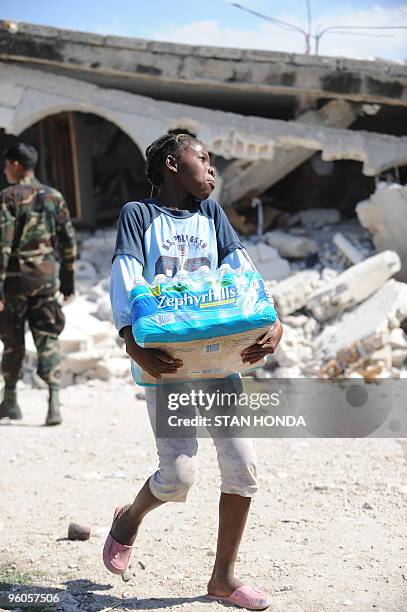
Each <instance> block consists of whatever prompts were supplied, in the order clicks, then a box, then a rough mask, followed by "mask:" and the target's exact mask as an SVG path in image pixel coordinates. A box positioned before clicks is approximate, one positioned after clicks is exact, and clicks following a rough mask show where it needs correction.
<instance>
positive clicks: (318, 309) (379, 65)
mask: <svg viewBox="0 0 407 612" xmlns="http://www.w3.org/2000/svg"><path fill="white" fill-rule="evenodd" d="M0 76H1V82H2V88H1V96H0V146H1V148H2V149H4V148H6V146H8V145H9V144H11V143H12V142H13V141H14V140H15V139H16V138H19V139H23V140H25V141H28V142H31V143H32V144H34V145H35V146H36V147H37V149H38V150H39V152H40V166H39V169H38V175H39V178H40V179H41V180H43V181H44V182H47V183H50V184H52V185H54V186H55V187H57V188H58V189H60V190H61V191H62V192H63V193H64V195H65V197H66V200H67V202H68V205H69V208H70V211H71V215H72V218H73V219H74V222H75V224H76V226H77V228H79V229H82V230H83V233H82V235H80V241H81V244H82V246H83V249H82V251H81V255H80V260H79V262H78V277H79V279H80V283H79V284H80V285H81V287H82V290H81V291H82V293H83V296H82V298H81V299H84V300H85V301H87V303H88V306H87V307H86V304H85V305H84V304H82V306H83V308H82V313H84V315H85V314H86V316H91V317H92V318H93V319H94V320H95V321H96V319H95V317H94V316H93V315H95V314H97V315H98V316H99V318H102V319H104V321H103V325H104V324H105V323H106V325H110V323H109V322H108V320H109V316H110V315H109V309H108V306H107V304H106V300H107V295H106V278H107V277H108V274H109V255H110V252H111V251H109V248H110V247H111V246H112V245H111V242H112V240H113V236H114V232H112V230H110V229H106V230H102V229H101V228H102V226H104V225H105V226H106V225H112V224H113V223H114V222H115V221H116V220H117V217H118V214H119V212H120V208H121V206H122V205H123V204H124V203H125V202H126V201H129V200H132V199H133V200H134V199H138V198H142V197H146V196H148V195H149V191H150V190H149V188H148V185H147V183H146V180H145V177H144V151H145V148H146V146H147V145H148V144H150V143H151V142H152V141H153V140H154V139H155V138H157V137H158V136H160V135H162V134H164V133H167V132H169V131H171V130H182V131H188V132H189V133H192V134H194V135H196V136H197V137H198V138H199V139H201V140H202V141H204V142H205V143H206V145H207V146H208V149H209V151H210V152H211V155H212V158H213V162H214V165H215V167H216V170H217V174H218V183H217V188H216V190H217V191H216V194H215V195H216V197H217V199H218V200H219V201H220V202H221V204H222V206H223V207H224V208H225V210H226V213H227V214H228V216H229V219H230V221H231V222H232V224H233V225H234V227H235V228H236V230H237V231H238V232H239V234H240V235H241V236H242V237H243V238H244V239H245V240H246V244H247V247H248V250H249V252H250V255H251V257H252V259H253V261H254V263H255V264H256V266H257V267H258V268H259V270H260V272H261V273H262V274H263V276H264V277H265V278H266V279H267V281H269V282H270V283H271V286H272V288H273V292H274V293H275V295H276V301H277V306H278V307H279V308H280V314H281V315H282V317H283V320H284V318H285V321H284V322H285V324H286V325H285V327H286V330H287V333H286V335H285V340H284V342H283V343H282V346H281V350H279V352H277V354H276V358H275V360H274V362H273V366H272V368H271V372H272V371H273V369H274V370H275V369H276V368H275V366H276V364H277V366H278V367H277V370H279V372H277V373H280V374H290V375H309V374H315V372H317V373H318V372H319V373H324V374H326V375H329V376H331V375H332V376H333V375H343V374H344V373H345V374H346V373H352V375H356V373H357V372H356V371H358V372H361V371H363V372H367V371H368V372H376V373H377V372H378V371H379V370H380V369H381V370H380V371H383V372H384V371H386V372H388V373H390V374H393V375H395V374H397V372H400V371H402V368H403V364H405V359H406V357H407V341H406V336H405V334H404V331H403V329H404V328H405V319H406V318H407V308H406V305H407V297H406V288H407V285H406V284H405V281H407V241H406V240H405V235H406V232H407V215H406V211H407V188H406V187H403V185H404V184H405V183H406V181H407V136H406V130H407V121H406V118H407V109H406V107H407V71H406V66H405V65H404V64H401V63H396V62H385V61H374V62H373V61H360V60H350V59H345V58H336V57H317V56H310V55H299V54H288V53H277V52H268V51H259V50H249V49H229V48H215V47H209V46H191V45H180V44H173V43H162V42H155V41H147V40H142V39H130V38H122V37H116V36H100V35H96V34H88V33H82V32H74V31H69V30H61V29H55V28H50V27H44V26H37V25H32V24H25V23H15V22H5V21H3V22H1V25H0ZM1 180H3V179H1ZM2 186H3V185H0V187H2ZM95 229H96V232H95V234H94V235H93V236H92V235H90V234H89V231H93V230H95ZM106 244H107V245H109V247H108V248H107V247H106ZM389 250H390V253H389V252H388V251H389ZM108 251H109V252H108ZM376 251H380V252H381V253H379V254H378V255H375V253H376ZM374 257H378V259H376V260H375V261H374V264H372V263H370V259H371V258H373V259H374ZM352 265H353V266H354V268H355V269H353V268H352V267H350V266H352ZM361 266H362V267H361ZM363 266H365V267H364V268H363ZM393 275H395V276H396V279H397V280H394V279H393V280H390V279H391V277H392V276H393ZM361 278H367V279H369V280H368V282H367V285H368V286H364V287H362V289H361V287H360V284H361V280H360V279H361ZM362 284H363V283H362ZM98 291H99V292H98ZM380 292H382V293H383V295H381V294H380ZM287 296H288V297H287ZM386 296H387V297H386ZM390 296H391V297H390ZM372 300H373V305H371V301H372ZM374 300H376V302H375V301H374ZM390 302H391V308H392V310H391V316H390V315H389V316H388V317H387V318H386V313H384V315H383V316H384V319H385V321H384V319H383V320H382V319H381V320H380V321H377V320H376V319H375V318H374V317H373V315H370V314H369V313H370V312H373V311H374V310H375V304H376V305H377V304H379V303H380V305H381V306H380V307H381V308H382V309H384V310H386V308H387V306H385V304H389V306H388V308H389V309H390ZM89 304H93V306H91V305H89ZM363 308H364V310H363ZM369 308H370V309H371V310H369ZM359 309H361V312H359ZM358 313H359V314H358ZM370 316H371V317H372V321H373V322H372V324H371V327H369V328H366V329H364V328H363V326H361V325H358V323H357V317H363V320H364V321H366V318H367V319H369V317H370ZM349 317H351V319H350V320H348V318H349ZM352 317H353V318H354V319H355V317H356V319H355V322H354V323H352ZM386 321H387V323H386ZM94 325H97V324H96V323H94ZM335 325H336V326H339V327H337V328H335ZM341 326H342V327H341ZM68 327H69V326H68ZM367 327H368V326H367ZM373 327H374V329H373ZM362 328H363V329H362ZM88 329H89V327H88ZM378 329H379V330H380V334H379V336H380V338H379V337H376V336H377V334H378V333H379V332H378V331H377V330H378ZM329 330H330V331H329ZM344 330H346V340H344V341H343V342H345V345H344V344H343V342H342V344H341V342H338V343H336V344H335V338H336V336H335V334H337V335H338V334H339V335H341V337H342V339H343V333H344ZM394 330H396V331H394ZM102 331H103V330H102V329H101V328H100V329H99V330H98V331H95V337H97V341H96V345H94V344H92V346H91V349H90V348H89V346H88V345H87V344H86V342H85V339H84V338H83V337H82V336H81V334H82V335H83V333H84V330H80V333H79V331H78V330H77V338H76V339H77V341H72V342H70V340H69V338H68V337H67V338H66V342H65V345H64V346H65V350H66V351H67V352H68V353H74V352H75V355H76V357H75V359H76V361H77V363H76V365H75V367H74V369H75V368H76V370H77V373H75V372H76V370H75V371H69V372H68V373H69V374H70V377H69V376H68V379H69V380H71V381H74V380H75V376H76V375H77V374H78V376H82V377H83V373H84V371H88V370H89V372H91V373H92V372H93V374H92V375H96V374H95V372H97V371H99V372H100V371H101V369H100V367H99V366H100V364H101V362H102V357H100V358H99V357H96V356H94V359H93V361H92V359H90V358H89V359H90V362H89V363H90V365H89V368H86V367H83V364H82V365H81V362H80V356H79V355H78V353H81V352H82V353H83V352H84V351H85V352H86V351H87V352H88V353H89V350H91V351H93V352H94V351H95V350H96V348H97V344H98V342H100V341H101V338H102V337H103V333H102ZM105 331H106V328H105ZM64 333H65V332H64ZM69 333H72V334H73V335H74V332H73V331H72V330H71V332H69ZM69 333H68V332H66V334H67V335H68V336H69ZM75 333H76V332H75ZM372 334H373V336H374V334H376V336H375V338H376V339H375V340H374V342H373V343H370V344H369V342H370V340H369V338H371V336H372ZM108 336H109V334H108ZM109 337H110V339H111V334H110V336H109ZM92 342H93V341H92ZM112 342H113V344H112V343H111V349H112V351H113V352H112V359H115V358H120V357H121V356H122V355H121V354H120V353H119V352H115V351H116V348H118V347H117V345H115V344H114V341H112ZM85 345H86V346H85ZM95 346H96V348H95ZM73 347H76V348H75V350H73ZM327 347H329V350H326V349H327ZM99 348H100V347H99ZM71 349H72V350H71ZM85 349H86V350H85ZM382 349H383V350H382ZM120 350H121V349H119V351H120ZM380 351H381V352H380ZM96 352H97V351H96ZM372 355H373V357H372ZM72 359H73V357H72ZM68 361H69V360H68ZM377 363H379V366H380V367H379V370H378V366H377ZM98 364H99V365H98ZM352 364H353V365H352ZM355 364H357V366H355ZM353 366H354V367H353ZM98 367H99V370H97V368H98ZM117 367H118V366H117V363H116V364H115V368H116V370H117ZM287 368H288V369H287ZM375 368H376V369H375ZM102 369H103V368H102ZM396 370H397V372H396ZM105 375H106V374H105ZM90 376H91V374H90Z"/></svg>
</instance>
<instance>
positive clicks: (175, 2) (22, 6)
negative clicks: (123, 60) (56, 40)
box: [0, 0, 407, 60]
mask: <svg viewBox="0 0 407 612" xmlns="http://www.w3.org/2000/svg"><path fill="white" fill-rule="evenodd" d="M310 2H311V8H312V16H313V28H314V31H315V30H316V28H318V27H326V26H329V25H370V26H372V25H405V26H407V2H405V1H404V2H403V1H400V0H377V2H369V1H368V0H354V1H352V2H349V1H347V0H344V1H339V0H332V1H326V0H325V1H322V0H310ZM240 4H242V5H245V6H247V7H248V8H251V9H253V10H257V11H259V12H262V13H265V14H267V15H270V16H272V17H275V18H278V19H282V20H285V21H289V22H290V23H293V24H295V25H297V26H299V27H302V28H306V23H307V22H306V0H278V1H273V0H240ZM0 17H1V18H2V19H10V20H15V21H28V22H32V23H40V24H44V25H50V26H56V27H62V28H70V29H75V30H82V31H88V32H98V33H103V34H116V35H120V36H135V37H140V38H149V39H154V40H169V41H172V42H181V43H182V42H183V43H189V44H199V45H201V44H208V45H219V46H234V47H246V48H248V47H250V48H259V49H271V50H281V51H295V52H302V51H303V50H304V38H303V36H302V35H300V34H298V33H291V32H287V31H285V30H281V29H277V28H275V27H274V26H272V25H271V24H270V23H268V22H266V21H263V20H261V19H259V18H257V17H255V16H252V15H249V14H247V13H245V12H243V11H241V10H238V9H236V8H234V7H232V6H229V5H228V3H227V2H226V1H225V0H206V2H199V3H198V2H196V1H195V0H148V1H146V0H114V2H112V1H108V2H107V1H103V0H99V1H96V0H68V1H67V2H66V3H64V6H62V3H59V2H55V0H53V1H50V0H35V1H33V0H19V2H16V1H15V0H13V1H11V0H2V2H1V7H0ZM377 34H378V33H377ZM382 34H386V36H385V37H383V36H381V37H376V36H369V37H365V36H363V37H361V36H355V35H338V34H327V35H325V36H324V37H323V38H322V40H321V47H320V53H321V54H324V55H346V56H348V57H362V58H366V57H368V58H373V57H382V58H386V59H395V60H403V59H406V58H407V30H404V31H393V32H383V33H382Z"/></svg>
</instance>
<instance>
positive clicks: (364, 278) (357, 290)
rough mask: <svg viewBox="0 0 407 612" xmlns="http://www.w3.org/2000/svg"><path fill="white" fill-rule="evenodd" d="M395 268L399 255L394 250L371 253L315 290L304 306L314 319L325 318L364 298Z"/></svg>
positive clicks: (391, 273) (396, 268)
mask: <svg viewBox="0 0 407 612" xmlns="http://www.w3.org/2000/svg"><path fill="white" fill-rule="evenodd" d="M399 270H400V258H399V256H398V255H397V253H396V252H395V251H384V252H383V253H378V254H377V255H373V257H369V258H368V259H365V260H364V261H362V262H360V263H358V264H356V265H354V266H352V267H351V268H349V269H348V270H346V271H345V272H343V273H342V274H340V275H339V276H337V277H336V278H335V279H334V280H333V281H332V282H331V283H329V284H328V286H326V287H323V288H322V289H321V290H320V291H317V292H316V293H315V294H314V295H313V296H312V297H311V298H310V299H309V300H308V304H307V308H308V310H310V311H311V313H312V314H313V316H314V317H315V318H316V319H317V320H318V321H326V320H327V319H330V318H332V317H333V316H336V315H338V314H340V313H341V312H343V311H344V310H348V309H349V308H352V307H353V306H356V304H359V303H360V302H362V301H363V300H365V299H366V298H367V297H369V296H370V295H371V294H372V293H374V292H375V291H377V290H378V289H380V287H381V286H382V285H383V283H384V282H385V281H387V280H388V279H389V278H391V277H392V276H393V275H394V274H396V272H398V271H399Z"/></svg>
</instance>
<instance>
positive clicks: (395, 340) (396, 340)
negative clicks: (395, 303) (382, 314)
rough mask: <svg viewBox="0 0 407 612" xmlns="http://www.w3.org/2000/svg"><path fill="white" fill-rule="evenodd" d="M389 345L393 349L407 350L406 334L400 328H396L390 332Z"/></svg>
mask: <svg viewBox="0 0 407 612" xmlns="http://www.w3.org/2000/svg"><path fill="white" fill-rule="evenodd" d="M390 344H391V347H392V348H393V349H407V334H406V333H405V332H404V331H403V330H402V329H401V327H396V328H394V329H392V330H391V333H390Z"/></svg>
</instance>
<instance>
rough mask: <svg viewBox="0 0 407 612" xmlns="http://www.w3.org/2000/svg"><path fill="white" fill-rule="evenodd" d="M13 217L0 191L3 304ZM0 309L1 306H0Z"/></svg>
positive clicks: (0, 290) (0, 253) (0, 264)
mask: <svg viewBox="0 0 407 612" xmlns="http://www.w3.org/2000/svg"><path fill="white" fill-rule="evenodd" d="M14 231H15V217H14V215H13V214H12V212H11V210H10V206H9V203H8V201H7V197H6V195H5V194H4V192H1V193H0V303H1V304H2V305H4V281H5V280H6V274H7V267H8V262H9V259H10V254H11V248H12V244H13V239H14ZM0 310H2V307H0Z"/></svg>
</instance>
